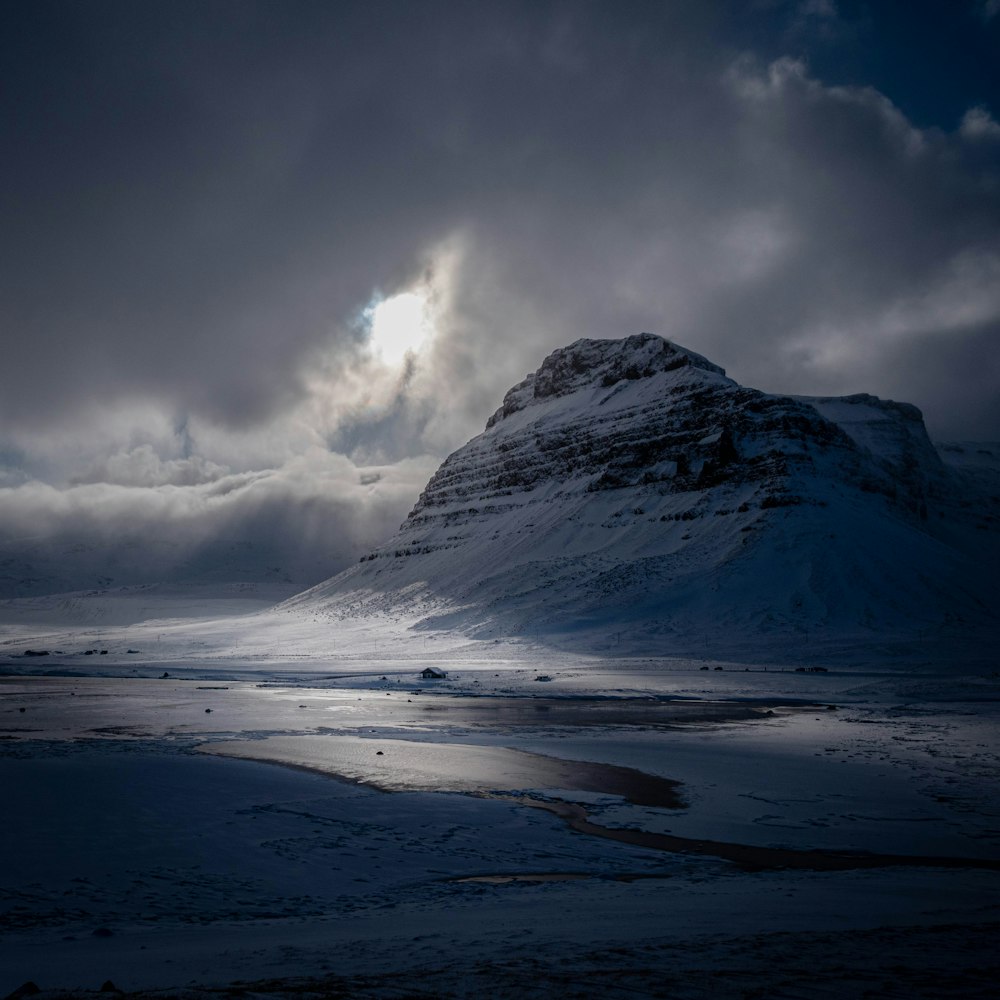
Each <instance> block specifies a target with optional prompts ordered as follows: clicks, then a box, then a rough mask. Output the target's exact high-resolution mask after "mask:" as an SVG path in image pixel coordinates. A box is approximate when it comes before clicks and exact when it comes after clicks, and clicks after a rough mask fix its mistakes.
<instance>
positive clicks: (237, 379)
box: [0, 0, 1000, 570]
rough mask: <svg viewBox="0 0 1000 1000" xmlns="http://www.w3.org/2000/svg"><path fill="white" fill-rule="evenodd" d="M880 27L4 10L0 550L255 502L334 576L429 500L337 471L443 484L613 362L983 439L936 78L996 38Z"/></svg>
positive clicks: (681, 12)
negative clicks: (417, 474) (600, 344)
mask: <svg viewBox="0 0 1000 1000" xmlns="http://www.w3.org/2000/svg"><path fill="white" fill-rule="evenodd" d="M888 6H889V5H887V6H886V7H884V8H883V7H881V6H879V7H878V9H875V8H869V7H865V6H862V5H856V4H852V3H847V2H843V3H834V2H832V0H821V2H818V0H804V2H795V3H792V2H777V0H775V2H767V3H759V4H756V5H747V4H737V3H733V4H728V3H722V2H720V3H716V4H706V3H694V2H692V3H680V4H662V5H659V4H652V3H640V2H635V3H616V4H610V3H608V4H604V3H594V4H578V3H565V4H560V3H549V4H537V3H524V4H521V3H489V4H477V3H468V4H455V3H448V4H436V3H422V4H409V3H363V4H362V3H357V4H351V3H341V4H334V5H330V4H322V3H311V2H298V3H277V2H274V3H267V2H257V3H249V2H247V3H227V2H221V3H185V2H180V3H171V4H163V5H152V4H145V5H137V4H126V3H117V2H115V3H106V2H104V3H102V2H96V3H89V4H85V5H82V4H69V3H54V4H49V3H25V4H21V5H18V6H9V7H8V8H7V13H6V15H5V17H6V22H5V24H4V31H3V32H0V46H2V51H0V73H2V74H3V85H4V93H5V95H7V99H6V100H5V103H4V109H3V111H2V112H0V113H2V115H3V119H2V124H3V130H4V150H5V156H4V157H3V158H2V159H0V199H2V210H3V217H4V220H5V224H4V228H3V231H2V233H0V282H2V288H0V330H2V336H3V344H4V364H3V365H2V366H0V487H2V486H3V484H7V488H6V490H2V489H0V523H8V524H10V523H13V521H14V520H17V517H19V516H20V514H17V511H21V510H22V509H27V508H23V504H22V501H23V500H24V499H25V497H26V496H27V494H26V493H24V492H20V493H18V492H17V491H18V490H20V491H23V490H26V489H34V490H35V491H36V492H35V493H34V494H32V499H31V503H32V504H35V505H36V509H37V510H38V511H39V513H38V516H37V518H36V521H37V523H38V525H43V524H47V525H48V526H47V527H45V528H44V531H42V533H43V534H44V533H45V532H48V533H49V535H52V534H53V533H56V532H61V533H62V535H65V536H66V537H69V536H72V534H73V532H74V531H75V530H77V526H78V527H79V531H80V532H81V534H82V535H83V536H86V537H88V538H89V537H91V536H93V535H94V533H95V532H96V533H97V534H100V531H98V529H97V528H95V523H96V522H95V521H94V520H93V518H92V517H91V516H90V514H89V513H87V511H88V510H89V508H88V507H86V503H85V501H86V502H87V503H89V501H90V499H92V498H93V497H95V496H97V495H98V494H97V493H95V492H94V491H95V490H97V491H99V490H100V489H101V488H104V487H106V488H107V489H108V490H111V491H113V495H114V497H115V498H116V499H115V502H114V504H113V505H112V506H115V508H116V509H118V506H117V505H118V504H119V502H120V503H121V504H122V505H124V508H128V509H134V510H135V511H138V512H139V513H138V514H137V515H136V516H137V517H138V518H139V520H140V522H141V523H142V524H143V525H145V526H146V528H148V529H149V530H152V528H151V526H153V525H156V524H159V525H160V530H161V531H162V532H165V533H167V534H170V533H172V532H174V533H176V532H177V531H179V529H178V528H177V525H178V523H180V521H178V519H176V518H171V517H167V516H164V517H163V518H162V520H160V521H157V516H158V515H157V514H156V512H157V511H158V510H160V509H161V508H160V499H159V498H160V496H161V494H163V493H164V491H167V492H168V493H169V491H180V493H179V494H178V495H176V496H175V495H174V494H170V495H171V496H172V497H173V500H175V501H176V500H178V496H186V497H187V498H188V499H187V500H179V501H178V502H180V503H182V504H184V503H187V506H186V507H185V508H184V509H185V510H186V511H187V512H188V514H187V515H185V516H186V517H188V520H184V523H185V524H188V525H203V526H205V528H204V530H205V531H208V532H209V534H212V535H213V537H217V536H218V535H219V533H220V532H223V526H224V525H225V526H226V527H225V532H230V531H231V532H235V533H236V534H237V535H240V534H241V533H242V535H243V537H249V536H250V535H251V534H253V533H254V532H257V531H258V530H259V524H260V522H259V521H255V520H253V519H247V518H244V517H242V515H240V516H237V515H236V514H235V513H233V515H232V517H231V519H230V520H227V519H226V518H225V517H222V516H221V515H220V516H216V515H215V514H212V515H211V516H209V515H208V514H207V513H206V510H207V508H203V506H201V505H202V503H203V501H204V502H206V503H207V497H208V494H207V493H206V491H207V490H210V488H211V484H213V483H218V482H227V481H231V480H229V479H227V477H232V476H241V475H248V476H250V477H251V480H252V481H253V482H257V480H256V479H253V477H255V476H262V477H263V478H264V479H265V480H266V481H267V482H268V483H269V484H270V487H269V488H270V489H271V491H272V492H271V493H269V496H273V497H284V501H279V500H275V501H274V503H275V505H276V506H281V503H282V502H284V503H285V508H284V509H285V511H286V513H287V515H288V522H289V523H292V524H293V523H295V521H296V515H295V512H296V511H301V512H303V516H302V518H301V519H300V523H303V524H305V523H306V522H308V524H309V525H310V526H311V527H310V530H309V532H305V531H303V532H302V533H301V534H300V536H299V538H298V541H297V542H296V541H294V540H293V539H294V537H295V532H294V531H292V530H289V532H287V533H283V534H282V538H283V539H286V535H287V539H286V541H284V542H283V543H282V544H287V545H289V546H291V547H292V548H294V547H295V545H296V544H298V545H301V546H306V547H308V546H309V545H311V544H312V541H311V540H310V538H315V537H316V535H317V533H318V535H319V536H322V537H324V538H326V537H330V536H332V535H333V534H336V535H337V537H338V538H339V539H341V540H342V541H343V540H345V539H346V541H343V544H342V545H341V543H340V542H338V545H341V548H340V549H338V551H343V552H344V553H347V552H348V551H350V550H352V546H353V548H354V549H357V548H358V547H360V545H361V544H362V542H361V536H364V538H365V542H364V544H368V536H369V535H370V534H372V533H378V532H386V531H388V530H391V528H392V527H393V526H394V522H396V521H398V520H399V519H400V518H401V517H402V516H403V515H404V514H405V512H406V509H407V506H408V504H409V503H410V502H411V501H412V499H413V496H414V495H415V493H416V490H417V488H418V485H419V484H411V485H410V487H409V488H410V489H412V492H411V493H406V491H405V490H403V489H401V490H398V491H396V492H394V493H392V496H393V497H394V499H393V501H392V502H389V503H385V504H382V505H381V506H378V505H375V506H374V507H373V506H371V497H370V494H369V493H366V492H364V491H362V490H359V489H358V488H357V484H358V482H359V476H360V475H362V474H364V473H363V470H364V468H366V467H368V466H371V465H379V466H386V468H390V467H391V466H392V464H393V463H396V462H399V461H400V460H402V459H404V458H406V457H408V456H430V457H425V458H423V459H421V460H420V461H421V463H422V464H421V466H420V467H421V468H423V466H424V465H428V466H430V465H432V464H433V458H434V456H437V457H441V456H443V454H444V453H446V452H447V451H448V450H449V449H451V448H453V447H455V446H457V445H459V444H461V443H462V442H463V441H464V440H465V439H466V438H468V437H469V436H470V435H471V434H473V433H475V432H477V431H478V430H479V429H481V426H482V423H483V420H484V419H485V417H486V416H487V415H488V413H489V412H491V411H492V409H494V408H495V406H496V405H498V403H499V401H500V398H501V397H502V395H503V392H504V390H505V389H506V388H507V387H508V386H509V385H510V384H512V383H513V382H515V381H517V380H518V379H520V378H521V377H523V375H524V373H525V372H527V371H528V370H531V369H534V368H535V367H537V365H538V364H539V362H540V361H541V359H542V357H544V355H545V354H546V353H547V352H548V351H549V350H551V349H553V348H555V347H558V346H560V345H562V344H564V343H566V342H568V341H570V340H573V339H575V338H576V337H580V336H611V337H617V336H624V335H627V334H629V333H633V332H636V331H637V330H640V329H646V330H652V331H654V332H658V333H662V334H664V335H666V336H669V337H672V338H675V339H677V340H678V341H680V342H681V343H684V344H687V345H688V346H691V347H692V348H694V349H696V350H699V351H702V352H703V353H705V354H707V355H708V356H710V357H711V358H712V359H713V360H715V361H717V362H718V363H720V364H722V365H724V366H726V367H727V368H728V369H729V371H730V374H732V375H733V376H734V377H736V378H738V379H740V380H741V381H744V382H747V383H749V384H753V385H757V386H759V387H761V388H765V389H771V390H776V391H794V392H802V393H806V392H823V393H834V392H852V391H861V390H864V391H871V392H876V393H880V394H883V395H892V396H895V397H896V398H903V399H909V400H911V401H913V402H915V403H917V404H918V405H921V406H922V407H923V408H924V409H925V411H926V412H927V416H928V420H929V423H930V425H931V429H932V431H934V432H935V433H937V434H939V435H945V436H993V437H997V436H1000V427H998V423H997V421H998V419H1000V414H997V412H996V404H995V400H996V399H997V398H998V393H997V380H996V372H995V369H994V368H992V367H991V364H990V359H991V358H993V357H994V356H995V355H996V339H997V334H998V332H1000V296H998V292H997V289H998V288H1000V139H998V137H1000V125H998V124H997V121H996V115H997V113H998V108H997V103H998V95H997V90H996V87H995V75H994V76H991V75H990V71H988V70H984V69H982V66H983V64H984V61H983V60H981V59H967V60H964V59H963V58H962V57H961V52H962V51H963V50H964V51H968V52H972V53H977V52H980V51H981V50H986V49H988V48H989V47H990V46H993V47H995V46H996V43H997V39H998V37H1000V35H998V32H1000V19H998V18H996V17H993V16H992V7H991V5H989V4H975V3H969V4H968V5H966V6H965V7H962V6H961V5H955V6H954V8H951V9H949V12H948V13H942V12H941V10H940V8H939V7H938V6H935V5H930V6H925V5H922V4H916V5H912V6H911V5H907V6H906V10H907V11H908V12H909V14H908V19H905V23H903V21H901V18H902V17H903V15H902V14H900V13H899V12H894V11H888ZM936 35H939V36H940V37H942V38H948V39H951V41H952V42H955V43H956V45H957V43H961V45H960V46H959V47H957V48H955V49H954V50H953V51H952V54H951V55H948V54H947V52H944V51H939V48H935V46H934V44H933V43H934V39H935V37H936ZM897 36H898V37H897ZM904 43H905V44H904ZM918 50H919V51H920V52H925V53H926V58H925V64H924V68H923V70H921V69H920V68H919V67H915V66H914V65H911V62H912V59H910V61H908V53H909V52H912V51H918ZM949 51H951V50H949ZM922 58H923V57H922ZM977 67H979V68H977ZM946 68H947V69H948V72H947V73H946V72H945V70H946ZM993 72H994V74H995V71H993ZM936 77H937V78H940V82H941V86H940V87H938V88H936V89H935V88H934V87H931V86H928V83H929V81H933V80H934V79H935V78H936ZM416 285H420V286H421V288H422V289H423V290H424V291H425V292H426V294H427V295H428V296H430V297H431V299H432V300H433V303H434V314H435V322H436V327H437V335H436V338H435V339H434V341H433V343H432V344H431V345H430V346H429V347H428V348H427V349H426V350H424V351H423V352H422V354H421V355H420V356H419V357H418V358H417V360H416V363H415V364H413V365H411V366H410V368H409V369H407V370H405V371H400V372H387V371H384V370H382V369H380V368H379V366H378V365H377V364H375V363H374V362H373V361H372V360H371V358H370V356H369V355H368V353H367V352H366V348H365V344H364V341H365V337H366V331H365V329H364V323H363V322H362V321H361V314H362V310H363V309H364V307H365V306H366V305H368V304H369V303H370V301H371V299H372V296H373V295H375V294H376V293H377V292H379V291H380V292H381V293H383V294H392V293H393V292H395V291H399V290H402V289H404V288H407V287H414V286H416ZM331 451H332V452H333V453H335V454H334V455H333V459H335V460H336V461H335V462H334V467H330V466H329V465H328V463H327V462H326V460H325V459H323V460H321V459H320V458H319V457H318V456H322V455H324V454H325V455H329V454H330V452H331ZM336 453H341V455H342V462H343V464H338V463H341V457H338V455H337V454H336ZM306 455H309V456H311V457H310V459H309V461H306V460H305V459H304V458H303V456H306ZM290 468H296V469H298V472H297V473H296V475H295V476H293V477H291V478H289V476H288V475H286V473H285V471H282V470H288V469H290ZM331 468H336V469H339V472H336V473H334V472H332V471H331ZM310 469H315V470H316V471H315V472H314V473H311V472H310V471H309V470H310ZM359 470H362V471H361V472H359ZM338 476H342V480H341V479H338V478H337V477H338ZM296 477H297V478H296ZM303 477H304V478H303ZM310 477H312V478H311V479H310ZM32 478H34V479H37V480H42V481H44V482H47V483H49V484H50V485H49V486H47V487H45V488H44V489H43V488H42V486H41V484H40V483H39V484H32V483H31V482H28V483H25V482H24V480H25V479H28V480H31V479H32ZM304 479H305V480H309V485H307V486H304V485H303V482H304ZM293 480H294V481H295V483H296V485H295V486H294V487H293V486H292V485H291V483H292V481H293ZM334 480H336V481H337V482H338V483H341V485H342V487H343V488H342V489H339V490H338V489H334V488H333V487H332V486H331V483H332V482H333V481H334ZM390 480H391V476H390ZM399 481H400V482H409V478H408V476H407V475H403V476H402V478H401V479H400V480H399ZM74 484H75V485H74ZM46 490H48V491H49V492H46ZM185 491H187V492H186V493H185ZM244 492H245V490H243V489H242V488H241V489H239V490H235V491H234V495H243V493H244ZM331 492H332V494H336V495H337V497H338V498H339V499H338V504H339V506H338V507H337V511H336V512H332V511H330V510H327V508H326V507H324V506H323V503H322V502H321V501H320V500H318V499H317V498H320V497H322V496H324V495H326V494H328V493H331ZM247 495H249V494H247ZM258 495H259V491H258ZM105 500H107V497H105ZM102 502H104V501H102ZM317 503H318V504H319V508H318V509H321V510H324V511H326V514H325V515H324V516H328V517H329V519H330V523H329V524H328V525H327V526H326V527H325V528H321V527H317V524H318V522H319V521H321V520H322V519H321V518H316V517H314V516H313V515H311V514H308V513H307V511H315V510H316V509H317V506H316V505H317ZM129 504H132V505H133V506H132V507H129ZM81 505H83V506H81ZM29 506H30V505H29ZM221 506H223V507H225V505H221ZM124 508H123V509H124ZM376 508H377V511H378V513H377V514H373V513H371V512H372V511H374V510H376ZM225 509H226V510H229V511H231V512H235V511H236V510H237V508H236V507H235V506H230V507H225ZM199 511H201V514H200V515H199V514H198V513H197V512H199ZM49 514H51V517H52V518H53V519H54V520H52V521H51V522H48V521H46V520H45V518H46V517H47V516H49ZM15 515H16V516H15ZM181 520H183V519H181ZM18 523H20V522H18ZM240 525H241V526H242V527H239V526H240ZM358 525H364V526H365V527H364V528H363V529H362V528H359V527H358ZM22 527H23V525H22ZM146 528H144V529H143V530H146ZM25 530H27V528H25ZM39 530H40V531H41V530H42V529H41V528H39ZM101 530H102V531H103V529H101ZM184 530H185V531H186V532H188V529H187V528H185V529H184ZM201 530H202V528H201V527H197V528H192V529H191V531H193V532H194V534H192V533H191V532H188V534H184V537H185V538H187V539H188V540H189V541H188V542H185V544H186V545H187V544H193V542H190V538H193V537H194V535H195V534H197V532H198V531H201ZM213 533H214V534H213ZM223 533H224V532H223ZM60 537H62V536H60ZM101 537H104V536H103V535H101ZM171 537H173V536H171ZM338 558H340V557H338ZM343 558H347V556H346V555H344V557H343ZM334 561H336V560H334ZM336 568H339V567H338V566H337V565H332V564H331V570H332V569H336Z"/></svg>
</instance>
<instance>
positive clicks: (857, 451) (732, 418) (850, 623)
mask: <svg viewBox="0 0 1000 1000" xmlns="http://www.w3.org/2000/svg"><path fill="white" fill-rule="evenodd" d="M962 454H964V452H963V453H962ZM951 455H952V457H955V456H957V455H958V452H952V453H951ZM966 464H968V463H966ZM973 464H975V463H973ZM980 465H982V463H980ZM977 470H978V472H979V473H981V471H982V470H981V469H980V468H979V466H977ZM963 476H964V478H962V477H963ZM995 482H996V480H995V478H992V479H991V478H990V477H989V476H986V477H985V478H984V477H983V476H982V475H980V478H979V479H976V478H975V476H973V475H969V474H967V473H961V472H956V471H955V470H954V469H952V468H949V466H948V465H946V464H945V462H943V461H942V458H941V456H940V455H939V453H938V452H937V450H936V449H935V448H934V446H933V445H932V444H931V442H930V440H929V438H928V436H927V433H926V431H925V428H924V424H923V420H922V417H921V414H920V412H919V411H918V410H917V409H916V407H914V406H911V405H908V404H906V403H896V402H891V401H887V400H881V399H878V398H876V397H874V396H869V395H854V396H845V397H838V398H806V397H790V396H779V395H770V394H768V393H764V392H760V391H758V390H756V389H749V388H745V387H743V386H741V385H739V384H737V383H736V382H734V381H733V380H732V379H730V378H727V377H726V374H725V372H724V370H723V369H722V368H720V367H718V366H717V365H715V364H712V363H711V362H710V361H708V360H706V359H705V358H704V357H702V356H700V355H698V354H696V353H694V352H693V351H689V350H686V349H684V348H682V347H679V346H677V345H675V344H672V343H669V342H668V341H666V340H663V339H662V338H660V337H658V336H654V335H652V334H648V333H643V334H640V335H638V336H633V337H628V338H627V339H624V340H579V341H577V342H576V343H574V344H571V345H570V346H569V347H566V348H563V349H561V350H558V351H555V352H554V353H553V354H551V355H550V356H549V357H548V358H546V359H545V361H544V362H543V364H542V366H541V367H540V368H539V369H538V371H536V372H534V373H533V374H531V375H529V376H528V377H527V378H526V379H525V380H524V381H523V382H520V383H519V384H518V385H516V386H514V387H513V388H512V389H511V390H510V391H509V392H508V393H507V395H506V396H505V398H504V400H503V404H502V405H501V407H500V408H499V409H498V410H497V411H496V413H494V414H493V416H492V417H491V418H490V419H489V421H488V422H487V426H486V429H485V431H484V432H483V433H482V434H480V435H479V436H478V437H476V438H473V439H472V440H471V441H469V443H468V444H466V445H465V446H464V447H462V448H460V449H459V450H458V451H456V452H455V453H454V454H452V455H451V456H450V457H449V458H448V459H447V460H446V461H445V462H444V463H443V464H442V465H441V467H440V468H439V469H438V471H437V472H436V473H435V475H434V476H433V477H432V478H431V480H430V482H429V483H428V484H427V487H426V488H425V490H424V492H423V493H422V494H421V496H420V499H419V501H418V503H417V504H416V506H415V507H414V508H413V510H412V511H411V513H410V515H409V516H408V517H407V519H406V521H405V523H404V524H403V525H402V526H401V528H400V530H399V532H398V533H397V534H396V535H395V536H394V537H393V538H392V539H390V540H389V541H388V542H387V543H386V544H385V545H383V546H381V547H380V548H378V549H376V550H375V551H373V552H371V553H370V554H368V555H367V556H365V557H364V558H363V559H362V560H361V562H360V563H359V564H357V565H355V566H353V567H351V568H350V569H348V570H346V571H345V572H343V573H341V574H339V575H338V576H336V577H334V578H333V579H331V580H329V581H327V582H325V583H323V584H320V585H319V586H317V587H314V588H313V589H311V590H309V591H307V592H305V593H304V594H302V595H299V596H298V597H296V598H293V599H292V600H291V601H289V602H286V604H285V605H283V609H284V610H286V611H289V612H308V613H309V614H310V615H314V616H315V615H318V614H319V615H323V616H326V617H328V618H329V619H331V620H336V619H347V618H353V617H356V616H359V615H361V616H364V615H376V616H380V617H381V616H389V617H397V616H398V617H400V618H405V619H406V620H408V621H411V622H414V621H415V622H417V623H418V625H419V626H422V627H426V628H440V627H452V628H459V629H461V630H463V631H465V632H466V633H468V634H469V635H471V636H476V637H479V638H487V637H490V636H496V635H510V634H515V635H523V636H526V637H529V638H535V639H543V640H545V639H550V640H552V641H554V642H570V643H573V640H575V639H576V640H580V641H581V642H586V643H587V644H588V645H590V646H591V647H593V648H600V647H604V648H608V647H609V646H614V644H616V643H620V642H622V641H623V640H622V637H623V636H625V637H626V641H627V642H628V644H629V645H630V646H632V647H633V648H634V647H635V644H636V642H637V641H641V644H643V645H646V644H650V643H651V644H653V645H654V646H656V645H657V644H661V643H665V644H669V643H670V642H671V641H674V642H676V643H679V644H680V645H682V646H683V645H686V646H687V647H689V648H690V647H691V646H692V645H693V644H697V643H698V642H699V641H700V640H701V637H704V639H705V641H706V642H707V641H708V640H709V637H710V636H711V637H715V636H717V635H718V634H720V632H726V633H727V634H729V635H740V636H743V637H748V636H760V637H766V636H768V635H779V634H786V635H787V634H789V633H794V634H795V635H798V636H799V637H804V636H810V635H812V636H814V637H818V636H819V635H820V634H823V635H828V634H830V633H831V632H835V633H838V634H848V633H851V634H855V635H859V634H860V635H865V634H867V635H870V636H873V637H874V636H877V635H881V634H888V633H889V632H893V633H898V632H899V631H900V630H902V631H910V632H919V631H921V630H928V629H936V628H939V627H940V626H949V625H950V626H954V627H956V628H959V629H960V628H962V627H965V626H968V625H972V624H976V623H982V622H984V621H989V620H992V619H993V617H994V615H995V611H996V609H995V607H992V606H991V598H992V596H993V594H994V591H995V588H994V587H993V586H992V585H993V580H992V578H991V574H992V569H991V553H993V552H995V550H996V548H997V541H998V534H1000V532H998V525H1000V518H998V516H997V515H998V513H1000V502H998V498H997V496H996V493H997V492H1000V491H997V490H995V489H993V486H992V484H993V483H995ZM990 490H992V494H993V495H992V500H989V499H988V497H989V496H990ZM984 504H992V507H991V508H989V507H987V506H984Z"/></svg>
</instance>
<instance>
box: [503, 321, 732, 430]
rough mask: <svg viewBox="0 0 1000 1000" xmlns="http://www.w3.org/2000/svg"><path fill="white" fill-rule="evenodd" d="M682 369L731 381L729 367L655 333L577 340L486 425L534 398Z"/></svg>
mask: <svg viewBox="0 0 1000 1000" xmlns="http://www.w3.org/2000/svg"><path fill="white" fill-rule="evenodd" d="M682 369H692V370H696V371H701V372H707V373H710V374H711V375H713V376H718V377H721V378H725V377H726V372H725V369H724V368H720V367H719V366H718V365H715V364H713V363H712V362H711V361H709V360H708V359H707V358H705V357H702V355H700V354H697V353H696V352H695V351H690V350H688V349H687V348H686V347H681V346H680V345H679V344H674V343H671V342H670V341H669V340H665V339H664V338H663V337H659V336H657V335H656V334H655V333H638V334H635V335H633V336H631V337H625V338H624V339H618V340H590V339H586V338H584V339H581V340H576V341H574V342H573V343H572V344H570V345H569V346H567V347H560V348H559V349H558V350H555V351H553V352H552V353H551V354H550V355H549V356H548V357H547V358H546V359H545V360H544V361H543V362H542V364H541V367H540V368H539V369H538V370H537V371H536V372H532V373H531V374H530V375H528V376H527V377H526V378H525V379H524V381H522V382H519V383H518V384H517V385H515V386H514V387H513V388H512V389H511V390H510V391H509V392H508V393H507V395H506V396H504V400H503V405H502V406H501V407H500V408H499V409H498V410H497V411H496V413H494V414H493V416H492V417H490V419H489V421H488V422H487V425H486V426H487V427H492V426H493V425H494V424H496V423H497V422H498V421H500V420H503V419H504V418H506V417H509V416H510V415H511V414H512V413H517V412H519V411H520V410H523V409H524V408H525V407H526V406H529V405H530V404H531V403H532V402H533V401H535V400H546V399H553V398H557V397H560V396H567V395H569V394H571V393H574V392H578V391H579V390H581V389H592V388H597V387H600V388H604V389H607V388H610V387H611V386H614V385H616V384H617V383H619V382H623V381H625V382H630V381H636V380H638V379H644V378H651V377H653V376H655V375H658V374H662V373H666V372H677V371H680V370H682Z"/></svg>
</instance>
